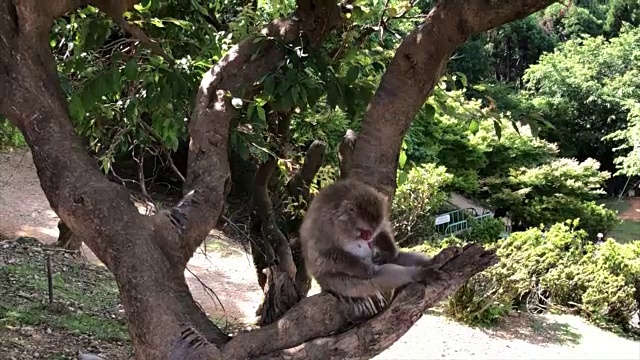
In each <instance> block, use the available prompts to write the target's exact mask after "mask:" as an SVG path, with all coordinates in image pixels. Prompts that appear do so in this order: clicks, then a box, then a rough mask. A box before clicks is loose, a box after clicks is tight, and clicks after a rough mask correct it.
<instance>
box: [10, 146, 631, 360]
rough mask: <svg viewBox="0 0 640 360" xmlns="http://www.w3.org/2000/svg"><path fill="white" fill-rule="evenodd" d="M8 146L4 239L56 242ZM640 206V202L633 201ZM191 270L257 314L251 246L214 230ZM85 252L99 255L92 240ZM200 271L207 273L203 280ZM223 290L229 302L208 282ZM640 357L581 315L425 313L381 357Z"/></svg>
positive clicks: (37, 192)
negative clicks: (501, 320) (455, 318)
mask: <svg viewBox="0 0 640 360" xmlns="http://www.w3.org/2000/svg"><path fill="white" fill-rule="evenodd" d="M23 154H24V151H18V152H14V153H5V154H0V240H1V239H2V238H3V236H4V237H8V238H13V237H15V236H19V235H22V236H33V237H36V238H38V239H41V240H42V241H43V242H53V241H55V240H56V238H57V236H58V230H57V221H58V218H57V216H56V215H55V213H53V211H51V209H50V208H49V205H48V202H47V200H46V198H45V196H44V194H43V192H42V190H41V188H40V184H39V181H38V177H37V174H36V171H35V168H34V166H33V162H32V160H31V157H30V155H29V154H28V153H27V154H26V155H25V156H24V158H23ZM633 208H635V209H640V206H633ZM206 243H207V247H206V249H207V250H206V251H205V250H204V248H201V249H200V250H199V251H198V252H197V253H196V254H195V255H194V257H193V258H192V259H191V261H189V264H188V270H187V271H186V272H185V276H186V277H187V281H188V282H189V286H190V287H191V290H192V292H193V296H194V298H195V299H196V300H198V302H200V303H201V304H202V306H203V308H204V309H205V311H206V312H207V313H208V314H210V315H213V316H216V317H223V316H225V315H226V316H227V319H228V320H229V321H230V322H238V321H240V322H246V323H248V322H251V321H252V320H253V317H254V312H255V309H256V306H257V304H258V303H259V301H260V299H261V292H260V289H259V288H258V286H257V281H256V277H255V274H254V270H253V267H252V265H251V261H250V259H249V257H248V256H247V254H246V253H245V252H244V250H243V248H242V247H241V246H240V245H238V244H237V243H236V242H233V241H230V240H229V239H228V238H226V237H225V236H224V234H222V233H221V232H219V231H215V230H214V231H212V232H211V235H210V236H209V238H208V239H207V242H206ZM84 252H85V255H86V256H87V257H88V258H89V259H90V260H91V259H93V260H94V261H95V260H96V259H95V256H94V255H93V254H92V253H91V251H90V250H89V249H87V248H85V250H84ZM198 279H199V280H198ZM200 281H202V283H204V284H207V285H208V286H210V288H211V290H213V291H214V292H215V294H216V295H217V296H218V297H219V298H220V301H221V302H222V304H223V305H224V310H223V309H222V307H221V306H220V305H219V304H218V303H217V301H216V300H214V298H213V296H212V295H211V294H209V291H208V289H207V287H205V286H203V285H202V284H201V282H200ZM435 358H440V359H461V358H477V359H496V358H503V359H524V358H527V359H532V358H535V359H542V358H545V359H558V358H564V359H567V358H573V359H578V358H581V359H640V342H633V341H630V340H626V339H622V338H620V337H617V336H616V335H614V334H611V333H608V332H605V331H602V330H600V329H598V328H596V327H594V326H592V325H590V324H588V323H586V322H584V321H583V320H581V319H580V318H577V317H573V316H553V315H548V316H518V317H514V318H512V319H510V320H509V321H506V322H505V325H504V326H503V327H502V328H500V329H493V330H483V329H477V328H470V327H468V326H464V325H462V324H458V323H455V322H452V321H450V320H447V319H446V318H444V317H441V316H437V315H425V316H423V317H422V318H421V319H420V320H419V321H418V323H417V324H416V325H415V326H414V327H413V328H411V330H409V332H408V333H407V334H405V335H404V336H403V337H402V338H401V339H400V340H399V341H398V342H397V343H395V344H394V345H393V346H392V347H390V348H389V349H387V350H386V351H385V352H383V353H382V354H380V355H379V356H377V357H376V358H375V359H379V360H382V359H435Z"/></svg>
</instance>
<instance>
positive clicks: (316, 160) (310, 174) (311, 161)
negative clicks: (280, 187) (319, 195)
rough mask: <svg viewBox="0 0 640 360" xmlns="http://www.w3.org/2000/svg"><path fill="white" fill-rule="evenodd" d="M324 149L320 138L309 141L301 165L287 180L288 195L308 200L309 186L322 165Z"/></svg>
mask: <svg viewBox="0 0 640 360" xmlns="http://www.w3.org/2000/svg"><path fill="white" fill-rule="evenodd" d="M326 149H327V145H326V144H325V143H324V142H322V141H320V140H315V141H314V142H313V143H311V145H310V146H309V149H307V153H306V154H305V157H304V163H303V164H302V167H301V168H300V170H299V171H298V172H296V173H295V174H294V175H293V176H292V177H291V179H290V180H289V182H287V192H288V193H289V195H290V196H292V197H294V198H298V197H300V196H302V199H303V200H304V201H306V202H307V203H308V202H309V200H310V199H309V197H310V196H309V186H310V185H311V181H313V178H314V177H315V176H316V174H317V173H318V170H320V167H321V166H322V163H323V161H324V153H325V151H326Z"/></svg>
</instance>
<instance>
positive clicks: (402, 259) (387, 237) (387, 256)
mask: <svg viewBox="0 0 640 360" xmlns="http://www.w3.org/2000/svg"><path fill="white" fill-rule="evenodd" d="M373 241H374V245H375V246H376V247H377V248H378V251H380V255H378V256H377V257H376V259H375V260H374V262H375V263H376V264H387V263H392V264H397V265H402V266H430V265H431V258H430V257H428V256H425V255H423V254H421V253H418V252H408V251H400V250H399V249H398V246H397V245H396V242H395V240H394V238H393V235H392V232H391V224H389V223H387V224H386V225H385V226H384V228H383V230H382V231H380V232H379V233H378V235H377V236H376V238H375V239H374V240H373Z"/></svg>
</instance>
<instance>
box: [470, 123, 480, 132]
mask: <svg viewBox="0 0 640 360" xmlns="http://www.w3.org/2000/svg"><path fill="white" fill-rule="evenodd" d="M478 130H480V123H479V122H478V120H475V119H473V120H471V122H470V123H469V131H471V133H472V134H474V135H475V134H476V133H478Z"/></svg>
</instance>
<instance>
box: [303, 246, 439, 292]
mask: <svg viewBox="0 0 640 360" xmlns="http://www.w3.org/2000/svg"><path fill="white" fill-rule="evenodd" d="M325 256H326V257H325V258H326V259H327V262H326V263H325V264H324V266H322V269H321V271H318V272H316V274H315V275H314V277H315V278H316V281H317V282H318V284H319V285H320V287H321V288H322V289H323V290H325V291H330V292H333V293H336V294H339V295H343V296H350V297H369V296H373V295H377V294H380V293H382V292H387V291H391V290H393V289H396V288H398V287H401V286H404V285H407V284H409V283H411V282H416V281H421V280H423V279H427V278H435V277H437V274H435V275H434V272H437V271H436V270H432V269H428V268H421V267H416V266H410V267H407V266H401V265H396V264H383V265H374V264H373V263H370V262H366V261H363V260H362V259H360V258H359V257H357V256H355V255H353V254H350V253H348V252H346V251H342V250H338V249H336V250H333V251H331V253H325Z"/></svg>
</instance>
